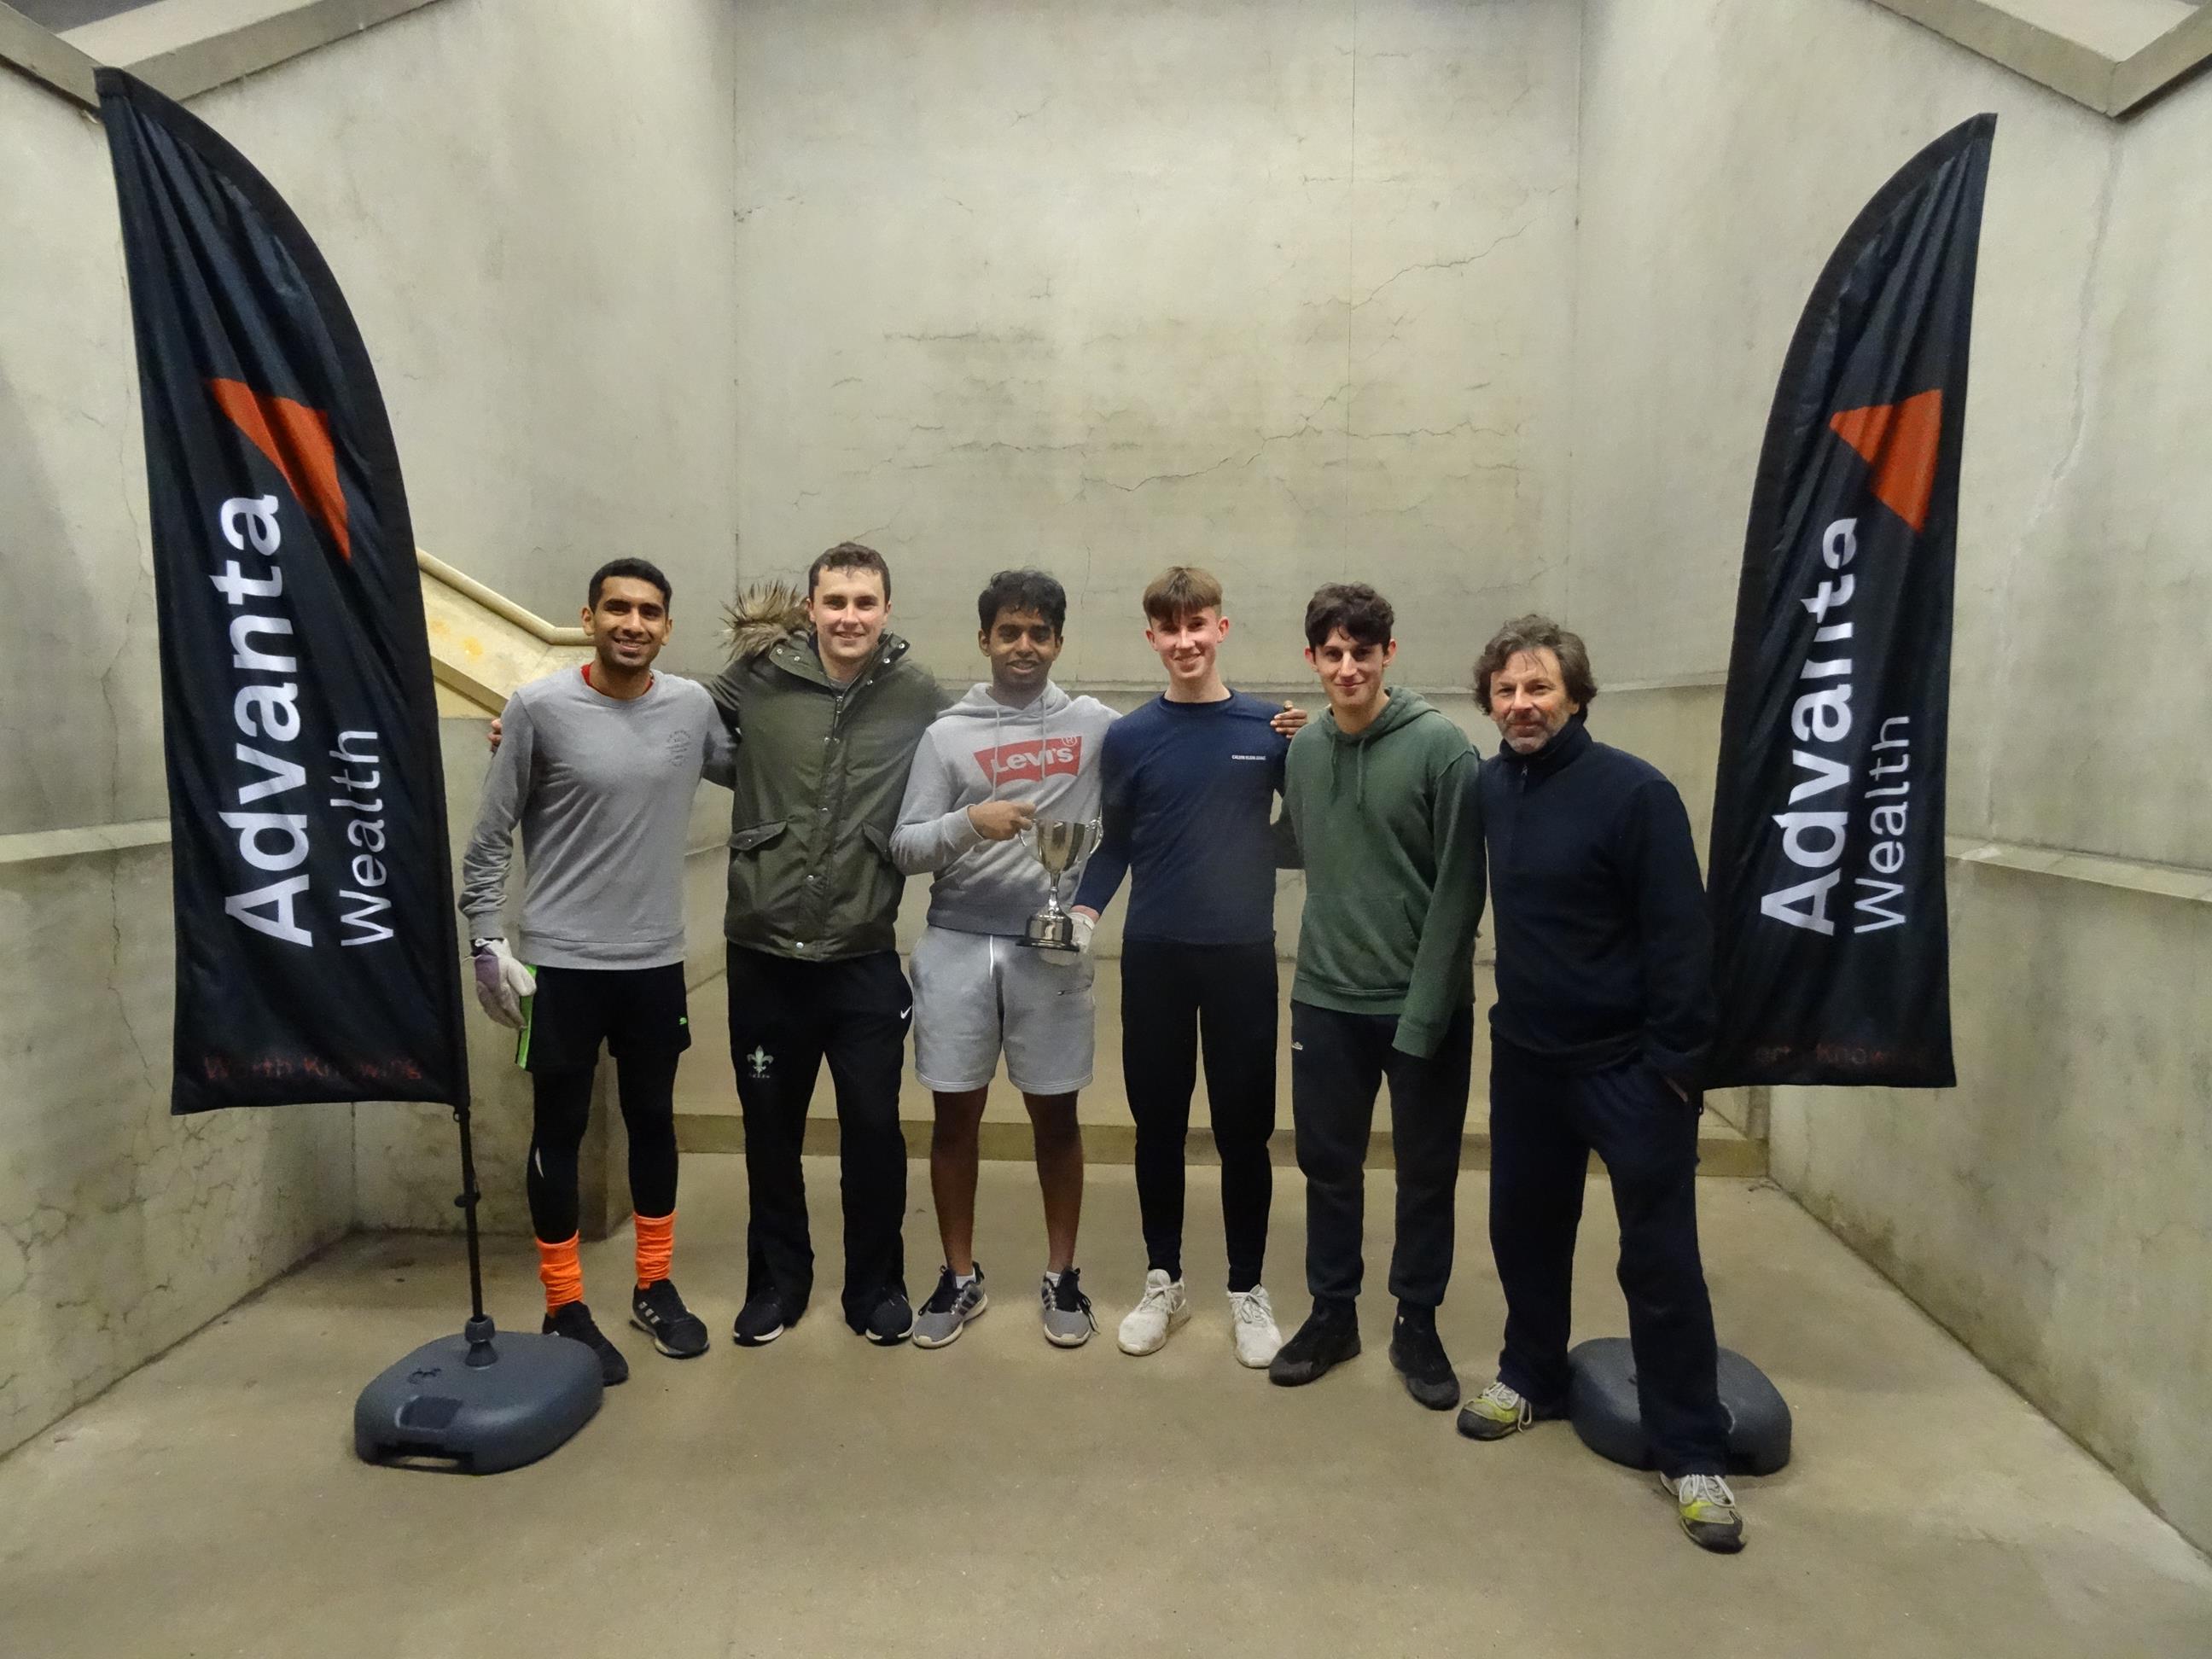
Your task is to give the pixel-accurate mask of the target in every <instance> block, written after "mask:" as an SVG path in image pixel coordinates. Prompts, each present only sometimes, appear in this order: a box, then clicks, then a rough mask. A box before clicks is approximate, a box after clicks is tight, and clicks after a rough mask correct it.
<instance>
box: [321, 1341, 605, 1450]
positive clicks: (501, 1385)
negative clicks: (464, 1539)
mask: <svg viewBox="0 0 2212 1659" xmlns="http://www.w3.org/2000/svg"><path fill="white" fill-rule="evenodd" d="M474 1324H475V1322H474V1321H471V1325H474ZM490 1327H491V1322H490V1321H489V1320H488V1319H487V1320H485V1321H484V1322H483V1328H482V1330H481V1332H478V1331H476V1330H471V1331H470V1332H469V1333H467V1334H462V1335H456V1336H441V1337H440V1338H439V1339H438V1340H436V1341H435V1342H426V1343H424V1344H423V1345H422V1346H421V1347H419V1348H417V1349H416V1350H415V1352H412V1353H410V1354H409V1355H408V1356H407V1357H406V1358H404V1359H403V1360H401V1361H400V1362H399V1363H398V1364H396V1365H393V1366H392V1367H391V1368H390V1369H389V1370H386V1371H385V1372H384V1373H383V1374H382V1375H381V1376H378V1377H377V1378H376V1380H375V1381H374V1382H373V1383H370V1384H369V1385H368V1387H367V1388H365V1389H362V1391H361V1398H360V1399H359V1400H358V1401H356V1402H355V1403H354V1408H353V1444H354V1450H355V1451H356V1453H358V1454H359V1455H360V1456H361V1459H362V1462H367V1463H398V1464H401V1465H404V1466H406V1467H410V1468H445V1469H457V1470H459V1471H460V1472H462V1473H464V1474H498V1473H500V1472H501V1470H503V1469H513V1468H521V1467H522V1466H523V1465H524V1464H525V1463H534V1462H537V1461H538V1459H539V1458H541V1457H543V1456H544V1455H546V1454H547V1453H549V1452H550V1451H553V1450H555V1449H557V1448H559V1447H560V1446H561V1445H562V1444H563V1443H565V1442H566V1441H567V1440H568V1437H570V1436H572V1435H574V1433H575V1432H576V1431H577V1430H579V1429H580V1428H582V1427H583V1426H584V1425H585V1424H586V1423H588V1422H590V1421H591V1420H592V1417H593V1416H594V1415H595V1414H596V1413H598V1411H599V1397H600V1395H601V1394H602V1393H603V1392H604V1385H603V1384H602V1383H601V1382H600V1380H599V1356H598V1355H596V1354H594V1353H593V1352H592V1351H591V1350H590V1349H589V1348H587V1347H586V1346H584V1345H583V1344H582V1343H580V1342H572V1341H570V1340H568V1338H567V1337H565V1336H538V1335H535V1334H527V1333H519V1332H508V1333H507V1334H505V1335H499V1334H495V1333H494V1332H493V1331H492V1330H491V1328H490ZM472 1339H474V1340H472ZM472 1361H473V1362H475V1363H471V1362H472Z"/></svg>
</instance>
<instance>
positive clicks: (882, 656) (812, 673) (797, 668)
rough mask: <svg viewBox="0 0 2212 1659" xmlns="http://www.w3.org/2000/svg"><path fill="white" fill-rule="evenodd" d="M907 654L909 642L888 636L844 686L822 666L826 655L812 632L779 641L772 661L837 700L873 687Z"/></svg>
mask: <svg viewBox="0 0 2212 1659" xmlns="http://www.w3.org/2000/svg"><path fill="white" fill-rule="evenodd" d="M906 653H907V642H906V641H904V640H902V639H901V638H900V637H899V636H898V635H896V634H885V635H884V636H883V637H882V638H881V639H879V640H878V641H876V648H875V651H874V652H873V653H872V654H871V655H870V656H869V658H868V659H867V660H866V662H864V663H862V664H861V665H860V672H859V673H857V674H855V675H854V676H853V678H851V679H849V680H846V681H844V682H843V683H842V684H840V683H839V682H838V681H837V680H836V678H834V677H833V676H832V675H831V674H830V672H829V669H827V668H826V667H824V666H823V663H822V651H821V647H820V646H819V645H818V644H817V642H816V640H815V637H814V635H813V634H812V633H811V632H800V633H796V634H793V635H789V636H788V637H787V638H785V639H781V640H779V641H776V642H775V644H774V645H772V646H770V647H769V652H768V659H769V661H770V662H772V663H774V664H775V665H776V666H777V667H778V668H781V670H783V671H784V672H785V673H787V674H789V675H791V676H793V678H797V679H802V680H805V682H806V683H807V684H809V685H814V686H819V687H820V688H821V689H822V690H824V691H827V692H829V694H830V695H831V696H843V695H845V694H846V693H848V692H852V691H857V690H860V688H861V687H862V686H864V685H869V684H873V683H874V681H875V679H876V678H877V677H878V675H880V674H882V673H883V672H884V671H885V670H887V669H889V668H890V666H891V665H892V664H894V663H896V661H898V659H900V658H901V657H903V656H904V655H906Z"/></svg>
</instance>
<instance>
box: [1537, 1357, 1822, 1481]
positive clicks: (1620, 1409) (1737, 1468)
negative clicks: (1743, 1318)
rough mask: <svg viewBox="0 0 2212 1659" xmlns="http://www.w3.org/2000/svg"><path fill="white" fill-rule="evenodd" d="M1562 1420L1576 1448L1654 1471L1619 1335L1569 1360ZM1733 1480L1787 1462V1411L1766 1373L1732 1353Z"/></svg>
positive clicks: (1728, 1402) (1725, 1371) (1726, 1399)
mask: <svg viewBox="0 0 2212 1659" xmlns="http://www.w3.org/2000/svg"><path fill="white" fill-rule="evenodd" d="M1567 1369H1568V1371H1569V1373H1570V1376H1571V1381H1570V1382H1569V1383H1568V1391H1567V1415H1568V1417H1569V1418H1570V1419H1572V1421H1573V1423H1574V1425H1575V1432H1576V1433H1577V1435H1580V1436H1581V1437H1582V1443H1583V1444H1584V1445H1585V1446H1588V1447H1589V1449H1591V1450H1592V1451H1594V1452H1595V1453H1596V1454H1597V1455H1599V1456H1600V1457H1608V1458H1611V1459H1612V1460H1613V1462H1616V1463H1626V1465H1627V1466H1628V1467H1629V1468H1632V1469H1649V1468H1656V1467H1657V1465H1656V1464H1655V1463H1654V1462H1653V1461H1652V1457H1651V1445H1650V1442H1649V1441H1648V1440H1646V1439H1645V1438H1644V1416H1643V1413H1642V1412H1641V1411H1640V1410H1639V1409H1638V1406H1637V1403H1636V1361H1635V1359H1634V1358H1633V1356H1632V1354H1631V1353H1630V1352H1629V1346H1628V1339H1627V1338H1626V1337H1625V1336H1601V1337H1595V1338H1593V1339H1592V1340H1589V1341H1588V1342H1584V1343H1582V1344H1581V1345H1579V1346H1577V1347H1576V1348H1574V1349H1573V1350H1572V1351H1571V1352H1569V1354H1568V1355H1567ZM1720 1389H1721V1409H1722V1410H1723V1411H1725V1412H1726V1413H1728V1418H1729V1437H1728V1461H1729V1473H1730V1474H1773V1473H1774V1472H1775V1471H1776V1470H1777V1469H1778V1468H1781V1467H1782V1466H1783V1465H1784V1464H1785V1463H1787V1462H1789V1461H1790V1407H1789V1404H1788V1402H1787V1401H1784V1399H1783V1398H1782V1391H1781V1390H1780V1389H1777V1388H1776V1387H1775V1386H1774V1384H1773V1383H1770V1382H1769V1381H1767V1377H1766V1373H1765V1372H1764V1371H1762V1370H1759V1367H1758V1366H1756V1365H1754V1364H1752V1363H1751V1361H1749V1360H1748V1359H1746V1358H1744V1357H1743V1356H1742V1355H1741V1354H1740V1353H1738V1352H1735V1349H1733V1348H1723V1349H1722V1350H1721V1352H1720Z"/></svg>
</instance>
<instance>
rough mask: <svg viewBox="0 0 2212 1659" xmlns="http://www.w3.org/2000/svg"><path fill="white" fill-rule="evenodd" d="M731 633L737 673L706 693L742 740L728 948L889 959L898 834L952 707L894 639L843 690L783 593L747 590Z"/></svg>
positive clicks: (888, 637)
mask: <svg viewBox="0 0 2212 1659" xmlns="http://www.w3.org/2000/svg"><path fill="white" fill-rule="evenodd" d="M729 623H730V641H731V646H732V654H731V659H730V665H729V666H728V667H727V668H726V669H724V670H723V671H721V673H720V674H719V675H717V676H716V677H715V678H714V679H713V680H712V681H711V682H709V684H708V687H707V690H708V692H709V693H711V694H712V696H714V702H715V705H716V706H717V707H718V708H720V710H721V712H722V717H723V719H724V720H726V721H727V722H728V723H729V726H730V728H731V730H732V732H734V733H735V734H736V735H737V737H738V745H737V778H736V781H735V782H734V783H733V784H732V804H731V809H730V898H729V905H728V908H727V909H726V911H725V912H724V914H723V919H722V932H723V934H724V936H725V937H726V938H727V939H728V940H729V941H730V943H731V944H732V945H742V946H744V947H745V948H746V949H749V950H754V951H769V952H770V953H772V954H774V955H776V956H781V957H796V958H799V959H800V960H803V961H807V962H834V961H836V960H838V959H840V958H842V957H857V956H864V955H866V954H868V953H870V952H872V951H889V950H890V949H892V948H893V943H892V938H893V927H894V924H895V923H896V921H897V918H898V908H899V896H900V895H901V893H902V891H903V890H905V886H906V878H905V877H903V876H902V875H901V874H900V873H899V870H898V866H896V865H895V864H893V863H892V862H891V854H890V836H891V831H892V829H895V828H896V826H897V823H898V811H899V802H900V800H901V799H902V797H903V796H904V795H905V793H906V775H907V770H908V767H909V766H911V765H912V763H913V761H914V751H915V744H918V743H920V742H921V734H922V733H923V732H925V731H926V730H927V729H928V726H929V723H930V722H931V721H932V720H935V719H936V718H937V716H938V715H939V714H940V713H941V712H943V710H944V708H945V705H946V703H947V702H949V701H950V700H949V699H948V698H947V697H946V696H945V693H944V692H943V691H942V690H939V687H938V684H937V681H936V678H935V677H934V676H933V675H932V674H931V673H930V672H929V671H927V669H925V668H923V667H922V666H921V665H920V664H919V663H916V662H915V661H914V659H912V658H911V657H909V656H908V651H907V642H906V641H904V640H902V639H900V638H898V637H897V636H896V635H892V634H889V633H886V634H885V635H884V636H883V638H882V640H881V641H879V642H878V645H877V647H876V653H875V655H874V656H873V657H872V658H871V659H869V661H868V663H867V664H866V666H864V667H863V668H862V669H861V670H860V672H859V673H858V674H857V675H855V676H854V678H853V679H852V680H851V681H850V682H849V683H848V684H844V685H840V684H837V682H836V681H835V680H833V679H832V678H829V671H827V670H826V669H824V668H823V666H822V659H821V657H820V655H819V654H818V653H817V651H816V649H815V643H814V635H812V634H811V632H810V631H808V630H807V628H806V622H805V610H804V608H803V606H802V605H801V602H800V595H799V593H798V592H797V591H796V590H794V589H793V588H791V587H789V586H786V585H784V584H781V583H775V584H771V585H768V586H755V587H753V588H751V589H749V590H747V592H744V594H743V595H741V596H740V597H739V599H738V603H737V605H734V606H733V607H732V609H731V611H730V615H729Z"/></svg>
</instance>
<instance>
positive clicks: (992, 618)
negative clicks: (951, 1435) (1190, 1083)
mask: <svg viewBox="0 0 2212 1659" xmlns="http://www.w3.org/2000/svg"><path fill="white" fill-rule="evenodd" d="M975 608H976V617H977V622H978V623H979V625H980V631H979V633H978V635H977V643H978V645H979V646H980V647H981V649H982V652H983V654H984V655H985V656H986V657H987V658H988V659H990V663H991V678H990V682H989V684H983V685H978V686H975V688H973V689H972V690H969V693H968V695H967V696H965V697H963V698H962V699H961V700H960V701H959V702H957V703H955V704H954V705H953V706H952V707H951V708H949V709H947V710H946V711H945V713H944V714H940V715H939V716H938V718H937V720H936V721H935V723H934V724H933V725H932V726H930V728H929V730H928V731H927V732H926V733H924V734H923V737H922V739H921V746H920V747H919V748H918V749H917V750H915V757H914V767H913V769H912V770H911V771H910V772H909V773H908V777H907V788H906V800H905V803H904V804H903V805H902V806H901V807H900V809H899V822H898V828H897V829H896V830H894V831H893V832H892V834H891V858H892V860H893V861H894V862H896V864H897V866H898V867H899V869H900V870H901V871H902V872H904V873H906V874H908V875H918V874H920V873H921V872H923V871H925V870H927V871H929V872H932V873H933V881H932V883H931V886H930V897H929V926H928V927H927V929H926V930H925V931H924V933H923V934H922V936H921V939H920V940H919V941H918V942H917V943H916V944H915V947H914V955H913V957H912V958H911V960H910V961H909V963H908V974H909V976H910V977H911V978H912V980H913V982H914V1058H915V1073H917V1074H918V1075H919V1076H920V1077H921V1080H922V1082H923V1083H924V1084H925V1085H927V1086H928V1087H929V1088H930V1090H931V1091H933V1092H934V1094H935V1095H936V1097H937V1101H936V1105H937V1113H936V1123H935V1126H934V1128H933V1131H932V1133H931V1135H930V1142H929V1185H930V1191H931V1194H933V1197H934V1198H935V1200H936V1201H937V1225H938V1231H939V1234H940V1236H941V1237H942V1238H943V1240H944V1243H945V1268H944V1272H943V1273H941V1274H940V1275H939V1279H938V1285H937V1290H936V1293H935V1294H934V1295H933V1296H932V1297H930V1298H929V1300H928V1301H927V1302H926V1303H925V1304H923V1305H922V1308H921V1313H920V1315H919V1316H917V1318H916V1320H915V1330H914V1340H915V1346H917V1347H923V1348H941V1347H943V1346H945V1345H946V1344H948V1343H950V1342H951V1341H953V1340H956V1339H957V1337H958V1336H959V1334H960V1332H961V1330H962V1328H963V1327H964V1326H965V1325H966V1324H967V1322H968V1321H969V1320H970V1319H973V1318H974V1317H975V1316H976V1315H978V1314H980V1313H981V1312H982V1311H983V1310H984V1309H985V1308H986V1307H987V1306H988V1305H989V1299H988V1297H987V1295H986V1293H985V1291H984V1287H983V1273H982V1269H981V1267H977V1266H976V1263H975V1173H976V1159H977V1157H978V1146H977V1135H978V1132H979V1129H980V1127H981V1123H982V1118H983V1101H984V1097H985V1096H986V1095H987V1092H988V1091H989V1089H990V1085H991V1078H992V1075H993V1073H995V1072H996V1071H997V1070H998V1069H999V1055H1000V1052H1001V1051H1002V1050H1003V1051H1004V1053H1005V1054H1006V1076H1007V1079H1008V1080H1009V1081H1010V1082H1012V1084H1013V1085H1014V1087H1016V1088H1017V1089H1018V1090H1020V1091H1022V1098H1023V1100H1024V1103H1026V1104H1027V1106H1028V1107H1029V1113H1030V1124H1031V1126H1032V1128H1033V1130H1034V1132H1035V1134H1036V1166H1037V1184H1038V1186H1039V1187H1040V1188H1042V1190H1043V1194H1044V1216H1045V1238H1046V1249H1047V1255H1046V1260H1045V1273H1044V1278H1043V1279H1042V1282H1041V1284H1040V1285H1039V1288H1038V1298H1039V1311H1040V1315H1041V1317H1042V1320H1043V1322H1044V1334H1045V1336H1046V1339H1047V1340H1049V1341H1051V1342H1053V1343H1054V1344H1056V1345H1057V1346H1060V1347H1076V1346H1080V1345H1081V1344H1083V1343H1085V1342H1086V1341H1088V1340H1090V1338H1091V1332H1092V1331H1093V1330H1094V1329H1096V1328H1097V1325H1096V1322H1095V1321H1094V1320H1093V1319H1092V1317H1091V1302H1090V1298H1089V1297H1085V1295H1084V1294H1083V1291H1082V1289H1081V1287H1080V1284H1079V1279H1078V1275H1077V1271H1076V1267H1075V1235H1076V1228H1077V1225H1078V1223H1079V1221H1080V1219H1081V1218H1082V1213H1083V1134H1082V1131H1081V1129H1080V1128H1079V1127H1078V1126H1077V1123H1076V1118H1075V1097H1076V1093H1077V1091H1079V1090H1081V1089H1082V1088H1083V1087H1084V1086H1085V1085H1087V1084H1088V1083H1089V1082H1090V1081H1091V1044H1092V1030H1091V1025H1092V1014H1093V1005H1092V998H1091V981H1092V963H1091V953H1090V951H1089V948H1088V947H1089V944H1090V927H1089V925H1088V923H1087V921H1079V922H1078V923H1077V929H1078V934H1077V936H1078V939H1079V941H1080V943H1081V944H1082V945H1083V946H1084V947H1085V948H1083V949H1081V950H1079V951H1048V950H1035V949H1031V948H1029V947H1027V946H1025V945H1023V944H1022V942H1021V941H1022V937H1023V934H1024V931H1025V930H1026V927H1027V924H1028V921H1029V919H1030V916H1031V915H1035V914H1036V912H1037V911H1039V910H1041V909H1042V908H1044V906H1045V902H1046V897H1047V894H1048V889H1049V887H1050V885H1051V881H1050V878H1048V876H1047V875H1046V874H1045V872H1044V866H1042V865H1040V864H1039V863H1038V862H1037V861H1036V858H1035V857H1034V856H1032V855H1031V854H1030V849H1029V848H1028V846H1027V845H1026V844H1025V843H1024V838H1023V836H1022V831H1023V830H1024V829H1026V828H1027V827H1028V826H1029V825H1030V824H1031V823H1036V822H1038V821H1041V820H1042V821H1047V822H1049V821H1052V820H1064V819H1073V820H1078V821H1087V820H1090V819H1092V818H1095V817H1097V816H1098V810H1099V791H1098V750H1099V745H1100V744H1101V742H1102V740H1103V738H1104V737H1105V735H1106V728H1107V726H1109V725H1110V724H1111V723H1112V721H1113V720H1114V711H1113V710H1112V709H1111V708H1108V707H1107V706H1106V705H1105V704H1104V703H1103V702H1098V701H1097V699H1096V698H1093V697H1070V696H1068V695H1067V694H1066V692H1064V691H1062V690H1060V688H1059V687H1058V686H1056V685H1054V684H1053V683H1052V678H1051V674H1052V665H1053V663H1054V661H1055V660H1057V659H1058V658H1059V656H1060V647H1061V644H1062V643H1063V636H1062V634H1061V629H1063V628H1064V627H1065V626H1066V620H1067V593H1066V590H1065V589H1064V588H1062V587H1061V586H1060V584H1059V583H1058V582H1057V581H1055V580H1053V579H1052V578H1051V577H1050V576H1048V575H1046V574H1044V573H1043V572H1042V571H1039V570H1002V571H1000V573H999V574H997V575H995V576H994V577H992V578H991V580H990V582H989V584H988V585H987V586H985V588H984V589H983V592H982V593H981V596H980V597H979V598H978V599H977V601H976V607H975ZM1074 873H1075V872H1069V875H1070V876H1071V877H1072V876H1073V874H1074ZM1063 879H1065V878H1063ZM1063 902H1065V901H1064V897H1063Z"/></svg>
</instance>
